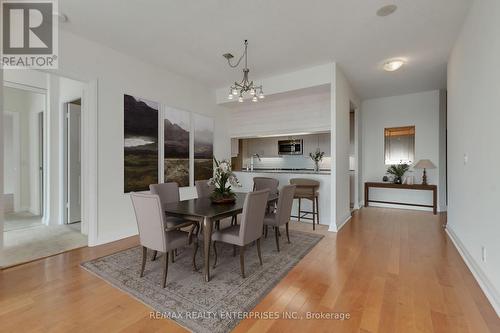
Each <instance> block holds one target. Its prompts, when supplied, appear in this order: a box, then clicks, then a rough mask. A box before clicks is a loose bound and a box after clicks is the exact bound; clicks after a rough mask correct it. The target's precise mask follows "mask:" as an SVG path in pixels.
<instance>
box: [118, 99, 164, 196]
mask: <svg viewBox="0 0 500 333" xmlns="http://www.w3.org/2000/svg"><path fill="white" fill-rule="evenodd" d="M158 109H159V103H156V102H151V101H148V100H145V99H142V98H137V97H133V96H130V95H124V98H123V113H124V176H125V177H124V191H125V193H128V192H131V191H147V190H149V184H156V183H158Z"/></svg>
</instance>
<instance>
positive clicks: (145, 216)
mask: <svg viewBox="0 0 500 333" xmlns="http://www.w3.org/2000/svg"><path fill="white" fill-rule="evenodd" d="M130 198H131V199H132V205H133V206H134V212H135V219H136V221H137V227H138V229H139V239H140V242H141V245H142V246H145V247H147V248H149V249H152V250H156V251H161V252H165V248H166V240H165V228H164V225H165V224H164V218H163V216H164V214H163V209H162V204H161V201H160V197H159V196H158V195H157V194H145V193H133V192H132V193H130Z"/></svg>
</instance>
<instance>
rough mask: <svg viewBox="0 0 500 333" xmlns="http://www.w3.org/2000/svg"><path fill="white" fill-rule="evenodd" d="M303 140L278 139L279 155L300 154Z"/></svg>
mask: <svg viewBox="0 0 500 333" xmlns="http://www.w3.org/2000/svg"><path fill="white" fill-rule="evenodd" d="M303 146H304V143H303V140H280V141H278V154H279V155H302V154H303Z"/></svg>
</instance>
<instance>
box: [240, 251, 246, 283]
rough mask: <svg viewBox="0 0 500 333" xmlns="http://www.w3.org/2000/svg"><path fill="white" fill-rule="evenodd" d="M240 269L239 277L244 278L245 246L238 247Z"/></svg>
mask: <svg viewBox="0 0 500 333" xmlns="http://www.w3.org/2000/svg"><path fill="white" fill-rule="evenodd" d="M240 268H241V277H242V278H245V245H243V246H240Z"/></svg>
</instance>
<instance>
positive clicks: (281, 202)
mask: <svg viewBox="0 0 500 333" xmlns="http://www.w3.org/2000/svg"><path fill="white" fill-rule="evenodd" d="M295 188H296V186H295V185H286V186H283V188H282V189H281V191H280V194H279V198H278V204H277V208H276V212H271V213H267V214H266V216H265V217H264V225H265V226H271V227H273V229H274V235H275V238H276V249H277V250H278V252H279V251H280V242H279V237H280V233H279V228H280V226H282V225H284V226H285V227H286V238H287V240H288V243H289V244H290V234H289V233H288V223H289V222H290V215H291V214H292V205H293V198H294V195H295Z"/></svg>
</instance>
